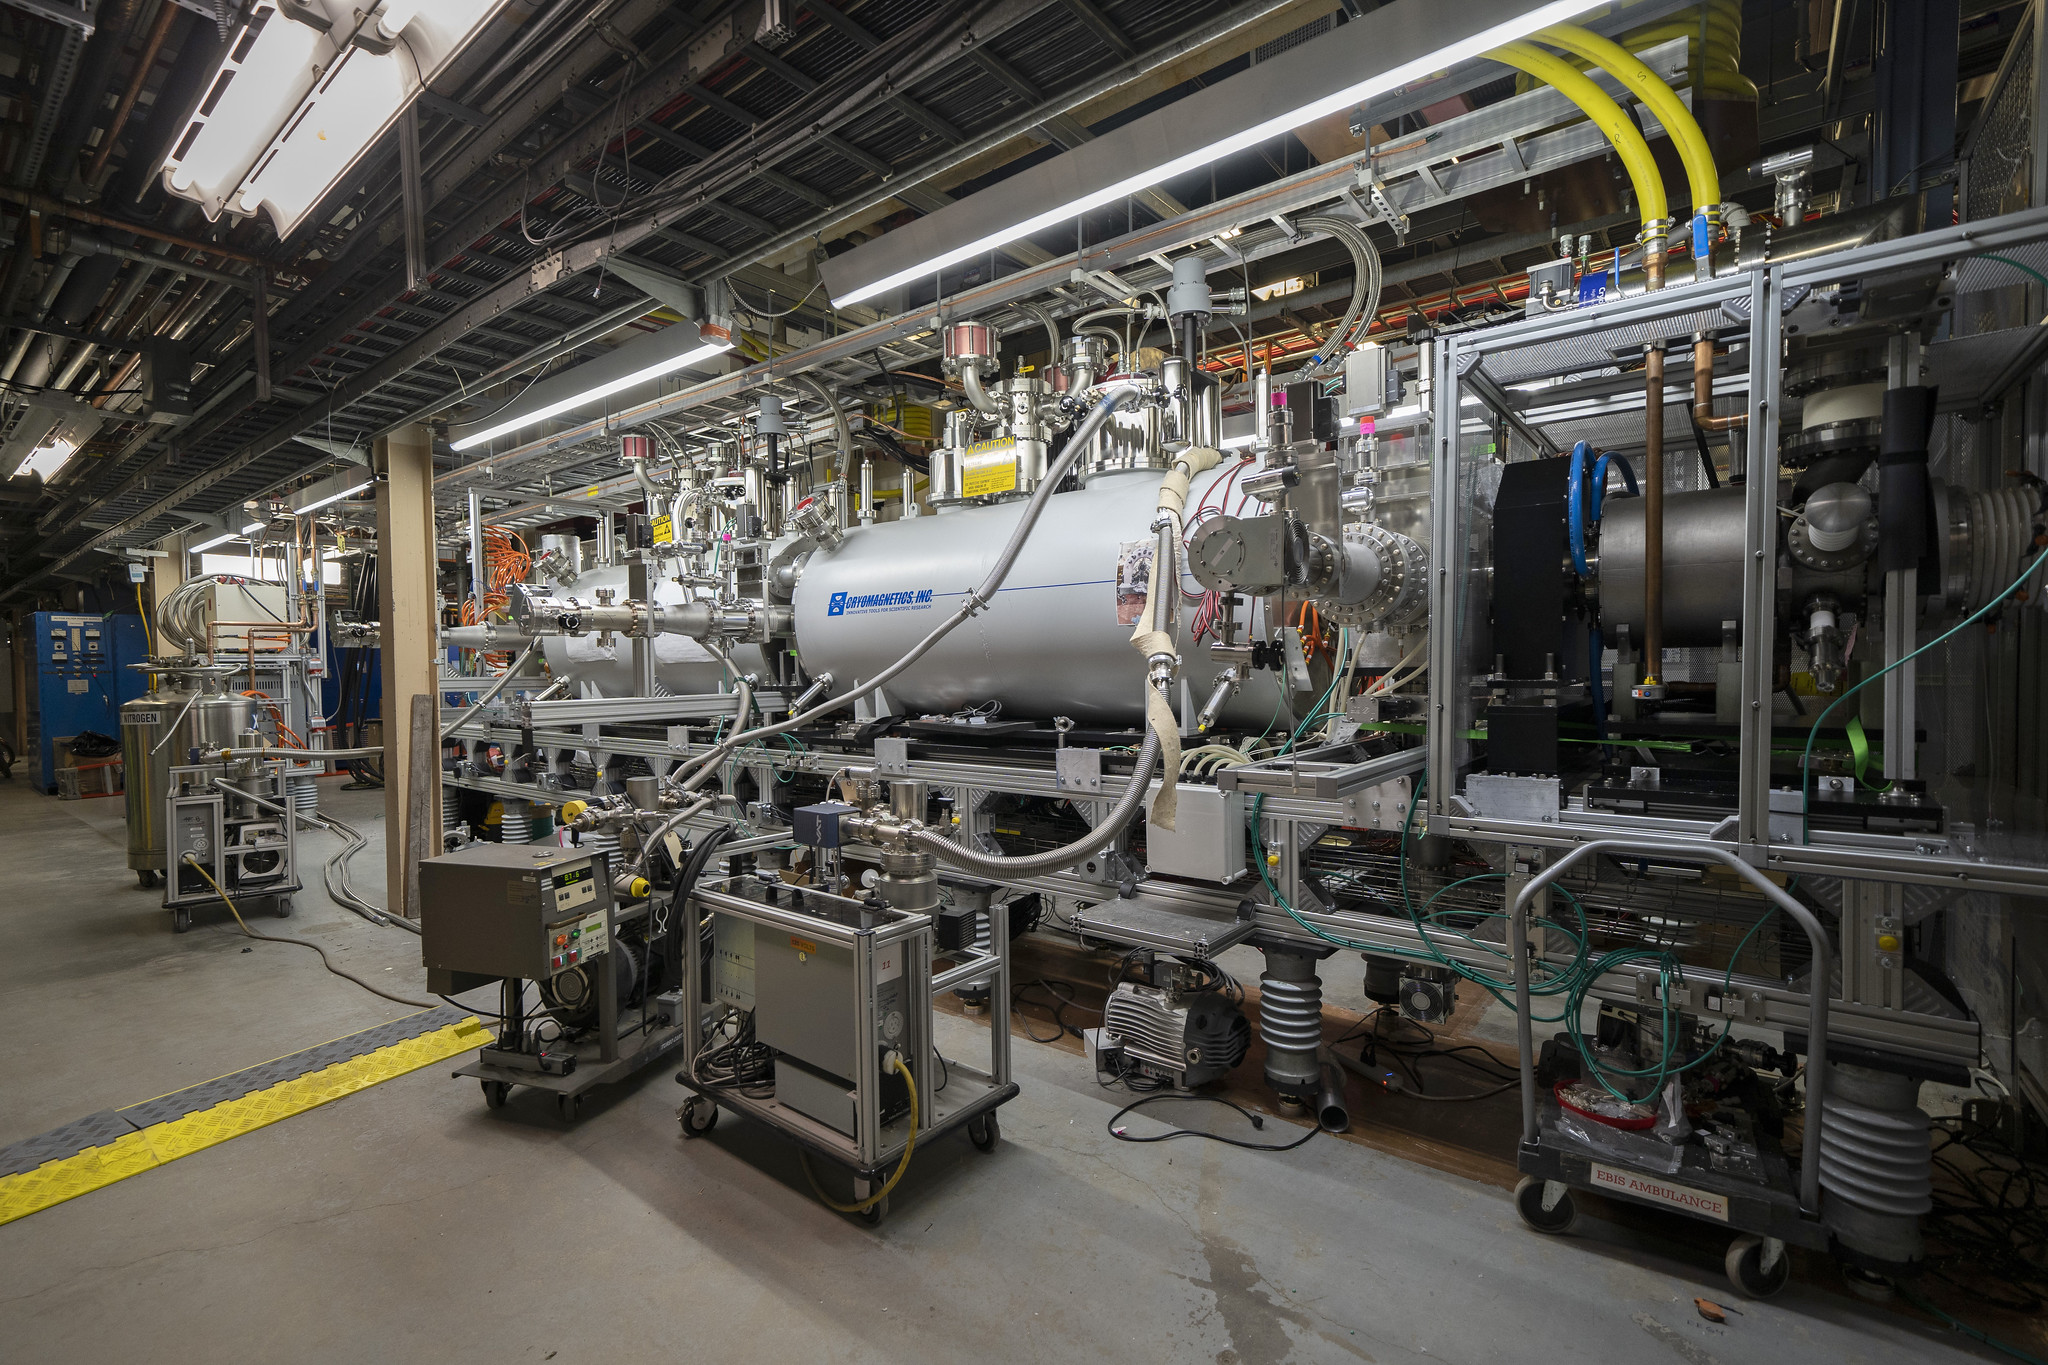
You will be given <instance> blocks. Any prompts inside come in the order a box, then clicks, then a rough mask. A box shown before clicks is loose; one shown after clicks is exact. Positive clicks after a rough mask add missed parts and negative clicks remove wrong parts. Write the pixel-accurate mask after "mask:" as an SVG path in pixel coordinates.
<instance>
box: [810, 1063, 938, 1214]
mask: <svg viewBox="0 0 2048 1365" xmlns="http://www.w3.org/2000/svg"><path fill="white" fill-rule="evenodd" d="M894 1060H895V1066H896V1072H897V1074H898V1075H900V1076H902V1077H903V1084H904V1086H905V1088H907V1089H908V1090H909V1091H910V1138H909V1140H908V1141H906V1142H905V1143H904V1144H903V1158H902V1160H900V1161H898V1162H897V1163H896V1170H895V1172H894V1173H893V1174H891V1175H890V1177H889V1180H888V1183H886V1184H884V1185H883V1186H882V1188H881V1189H879V1190H876V1191H875V1192H874V1193H873V1194H871V1195H869V1196H868V1197H867V1198H865V1199H863V1200H861V1201H860V1202H859V1203H857V1204H842V1203H840V1202H839V1201H838V1200H836V1199H833V1198H831V1197H829V1196H828V1195H827V1194H826V1193H825V1191H824V1190H822V1189H820V1188H819V1186H818V1177H817V1176H815V1175H813V1174H812V1173H811V1158H810V1154H809V1153H807V1152H805V1151H804V1150H803V1149H802V1148H798V1149H797V1154H796V1159H797V1162H798V1163H799V1164H800V1165H802V1167H803V1168H804V1179H806V1180H808V1181H810V1182H811V1193H812V1194H815V1195H817V1196H818V1202H819V1203H820V1204H823V1205H824V1206H825V1207H826V1208H828V1209H837V1210H838V1211H839V1212H841V1213H866V1212H867V1211H868V1210H869V1209H871V1208H873V1207H874V1206H875V1205H877V1204H879V1203H881V1202H882V1201H883V1200H884V1199H887V1198H888V1197H889V1191H891V1190H893V1189H895V1188H896V1182H897V1181H899V1180H901V1179H902V1178H903V1173H904V1172H905V1171H907V1170H909V1169H910V1154H911V1153H912V1152H914V1151H916V1150H917V1082H916V1081H915V1080H913V1079H912V1078H911V1075H910V1068H909V1067H908V1066H906V1065H905V1064H904V1061H903V1057H902V1055H901V1054H900V1053H899V1054H898V1055H897V1056H896V1057H895V1059H894Z"/></svg>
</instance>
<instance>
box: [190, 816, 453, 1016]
mask: <svg viewBox="0 0 2048 1365" xmlns="http://www.w3.org/2000/svg"><path fill="white" fill-rule="evenodd" d="M184 861H185V865H186V866H187V867H189V868H191V869H192V870H193V871H195V872H197V873H198V874H199V875H200V876H202V877H204V878H206V884H207V885H208V886H210V887H212V888H213V894H214V895H216V896H219V897H220V899H221V903H222V904H223V905H225V906H227V908H228V913H229V914H231V915H233V916H234V917H235V923H237V924H239V925H241V926H242V932H243V933H245V934H247V935H248V936H249V937H250V938H256V939H262V940H263V941H264V942H265V943H294V944H297V945H298V946H299V947H301V948H311V949H312V950H313V951H314V952H316V953H318V954H320V961H321V963H322V964H323V965H325V966H326V968H327V970H328V971H330V972H333V973H334V974H335V975H336V976H338V977H340V978H341V979H342V980H344V981H353V982H354V983H355V984H356V985H358V986H361V987H362V988H363V989H364V990H366V991H368V992H369V993H370V994H372V995H380V996H382V997H384V998H385V999H386V1000H394V1001H396V1002H397V1003H399V1004H401V1005H412V1006H415V1007H417V1008H419V1009H423V1010H432V1009H439V1008H440V1006H439V1005H437V1004H435V1003H434V1002H433V1001H431V1000H414V999H412V998H411V997H410V996H404V995H393V994H392V993H391V992H390V991H387V990H383V989H381V988H379V987H377V986H373V985H371V984H370V983H369V982H367V981H365V980H363V978H361V977H360V976H357V975H356V974H355V973H354V972H345V971H343V970H342V969H341V968H339V967H337V966H335V965H334V959H332V958H330V957H328V956H327V949H325V948H324V947H322V946H321V945H319V944H317V943H315V942H314V941H313V940H312V939H310V938H287V937H285V936H284V935H282V934H259V933H257V932H256V931H255V930H254V929H251V928H250V927H249V923H248V921H247V920H245V919H243V918H242V912H241V911H240V910H237V909H236V908H235V902H234V900H233V899H232V898H231V897H229V895H228V893H227V892H225V891H223V890H221V886H220V883H219V882H217V881H215V880H214V879H213V874H212V873H211V872H208V871H207V870H206V869H205V868H204V867H202V866H200V863H199V859H198V858H197V857H196V856H194V855H193V854H190V853H187V854H186V855H185V859H184Z"/></svg>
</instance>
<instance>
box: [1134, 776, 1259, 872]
mask: <svg viewBox="0 0 2048 1365" xmlns="http://www.w3.org/2000/svg"><path fill="white" fill-rule="evenodd" d="M1159 787H1160V784H1159V783H1158V782H1156V781H1155V782H1154V783H1153V784H1152V790H1151V793H1150V794H1149V795H1148V796H1147V797H1146V798H1145V814H1146V819H1147V822H1148V823H1147V824H1146V826H1145V869H1146V870H1147V871H1148V872H1154V873H1160V874H1162V875H1165V876H1168V877H1189V878H1193V879H1194V880H1196V881H1205V882H1234V881H1236V880H1237V879H1238V878H1239V877H1242V876H1244V875H1245V861H1244V793H1242V792H1225V791H1218V790H1216V788H1214V787H1196V786H1187V785H1182V786H1179V787H1176V788H1175V789H1174V801H1175V807H1176V809H1175V811H1174V819H1173V828H1172V829H1163V828H1161V827H1160V826H1159V825H1158V824H1157V823H1154V822H1152V821H1151V814H1152V808H1153V804H1154V803H1155V802H1156V801H1158V799H1159Z"/></svg>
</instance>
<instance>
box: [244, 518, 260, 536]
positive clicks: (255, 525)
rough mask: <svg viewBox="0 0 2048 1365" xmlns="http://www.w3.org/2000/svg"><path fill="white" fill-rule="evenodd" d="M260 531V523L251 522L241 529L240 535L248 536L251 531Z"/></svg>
mask: <svg viewBox="0 0 2048 1365" xmlns="http://www.w3.org/2000/svg"><path fill="white" fill-rule="evenodd" d="M262 529H263V523H262V522H260V521H252V522H250V523H249V524H248V525H247V526H244V527H243V528H242V530H241V534H242V535H245V536H246V535H248V534H249V533H250V532H251V531H260V530H262Z"/></svg>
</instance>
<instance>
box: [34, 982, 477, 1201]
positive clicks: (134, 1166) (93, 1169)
mask: <svg viewBox="0 0 2048 1365" xmlns="http://www.w3.org/2000/svg"><path fill="white" fill-rule="evenodd" d="M489 1039H490V1033H489V1030H487V1029H486V1028H485V1027H484V1025H483V1024H482V1023H481V1022H479V1021H478V1020H477V1019H475V1018H474V1017H472V1018H469V1019H465V1020H463V1021H462V1022H461V1023H459V1024H450V1025H449V1026H448V1027H446V1028H441V1029H436V1030H434V1031H433V1032H432V1033H423V1034H421V1035H420V1036H419V1037H417V1038H407V1039H405V1040H404V1041H402V1042H397V1043H393V1044H391V1045H390V1046H389V1047H381V1048H378V1049H377V1050H376V1051H374V1052H366V1053H364V1054H363V1055H362V1056H360V1057H351V1058H349V1059H348V1060H347V1061H345V1062H336V1063H335V1064H334V1065H333V1066H330V1067H325V1068H323V1069H322V1070H319V1071H314V1072H309V1073H307V1074H306V1075H304V1076H297V1077H294V1078H293V1079H291V1080H288V1081H280V1082H279V1083H278V1084H276V1085H273V1086H271V1087H270V1088H269V1089H267V1090H258V1091H255V1092H253V1093H251V1094H247V1095H244V1096H242V1097H241V1098H240V1099H234V1100H229V1101H227V1102H226V1103H224V1104H217V1105H215V1106H214V1107H213V1108H211V1109H202V1110H200V1111H199V1112H197V1113H194V1114H187V1115H185V1116H184V1117H183V1118H176V1119H172V1120H170V1121H169V1122H167V1123H153V1124H151V1125H150V1126H148V1127H147V1128H142V1129H138V1130H137V1131H135V1132H132V1133H126V1134H123V1135H122V1136H121V1137H118V1138H116V1139H114V1141H112V1142H110V1143H107V1144H106V1145H104V1146H101V1147H88V1148H86V1149H85V1150H84V1151H82V1152H80V1153H78V1154H77V1155H76V1156H68V1157H64V1158H63V1159H61V1160H58V1161H50V1162H45V1163H44V1164H43V1165H41V1166H38V1167H36V1169H34V1170H33V1171H22V1172H19V1173H18V1174H15V1175H10V1176H0V1223H11V1222H13V1221H14V1220H15V1219H17V1218H26V1217H27V1216H28V1215H29V1214H31V1213H38V1212H40V1211H41V1210H43V1209H47V1208H49V1207H50V1206H51V1205H53V1204H61V1203H63V1202H64V1201H65V1200H67V1199H76V1198H77V1197H78V1196H79V1195H81V1194H88V1193H90V1192H91V1191H93V1190H97V1189H100V1188H101V1187H103V1186H106V1185H111V1184H113V1183H114V1182H115V1181H117V1180H126V1179H127V1178H128V1177H129V1176H131V1175H140V1174H141V1173H142V1172H144V1171H147V1170H150V1169H152V1168H154V1167H157V1166H162V1165H165V1164H167V1163H169V1162H172V1161H176V1160H177V1159H178V1158H179V1157H181V1156H190V1155H191V1154H192V1153H194V1152H200V1151H204V1150H206V1149H207V1148H208V1147H212V1146H215V1145H217V1144H219V1143H223V1142H226V1141H227V1140H228V1139H229V1138H235V1137H240V1136H241V1135H242V1134H244V1133H250V1132H254V1131H255V1130H256V1129H258V1128H262V1127H265V1126H267V1125H269V1124H273V1123H276V1122H277V1121H278V1120H279V1119H285V1118H290V1117H291V1116H292V1115H293V1114H303V1113H304V1112H306V1111H307V1110H308V1109H314V1108H317V1107H319V1106H320V1105H323V1104H326V1103H327V1102H328V1101H329V1100H338V1099H340V1098H341V1097H342V1096H344V1095H353V1094H355V1093H356V1092H357V1091H359V1090H367V1089H369V1088H370V1087H371V1086H373V1085H378V1084H381V1083H382V1082H384V1081H388V1080H391V1079H392V1078H393V1077H396V1076H403V1075H405V1074H406V1073H408V1072H411V1071H417V1070H419V1069H420V1068H421V1067H423V1066H430V1065H432V1064H433V1063H435V1062H438V1061H444V1060H446V1059H447V1058H449V1057H453V1056H454V1055H455V1054H456V1053H458V1052H466V1051H468V1050H469V1049H471V1048H474V1047H479V1046H481V1045H482V1044H484V1043H486V1042H488V1041H489Z"/></svg>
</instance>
